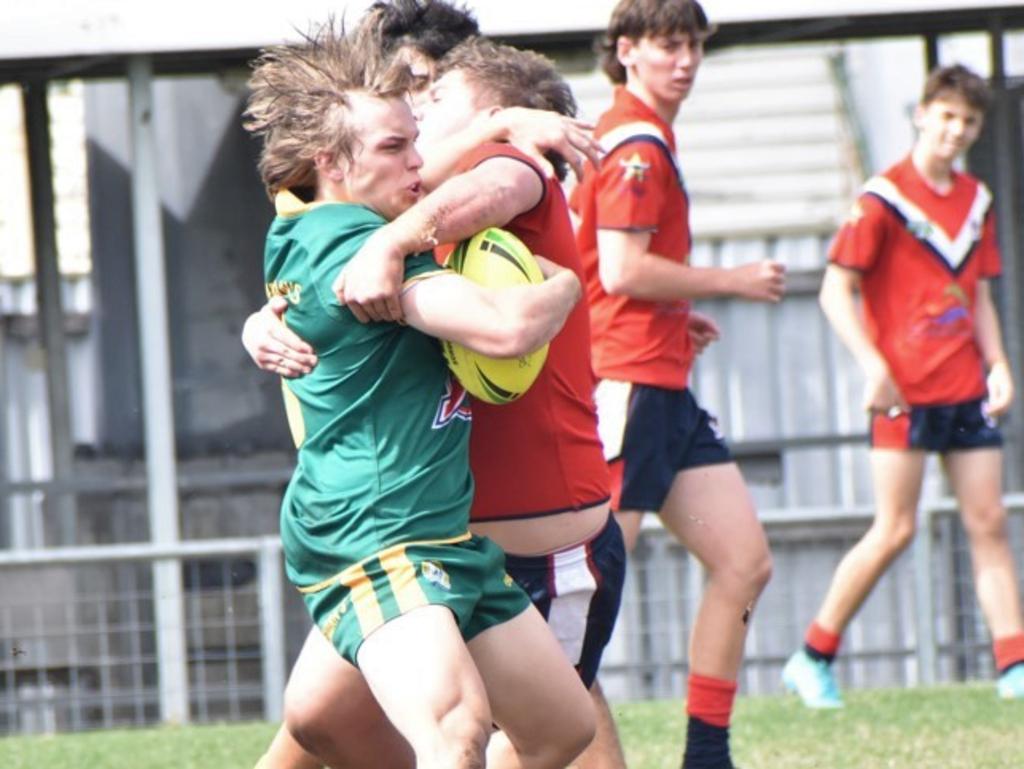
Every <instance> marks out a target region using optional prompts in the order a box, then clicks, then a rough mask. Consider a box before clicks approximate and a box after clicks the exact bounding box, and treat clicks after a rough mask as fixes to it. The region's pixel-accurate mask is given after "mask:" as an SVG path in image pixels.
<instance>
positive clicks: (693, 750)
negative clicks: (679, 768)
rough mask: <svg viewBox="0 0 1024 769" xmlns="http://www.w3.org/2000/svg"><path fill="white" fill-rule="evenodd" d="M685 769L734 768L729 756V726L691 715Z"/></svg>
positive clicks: (684, 756) (687, 726) (687, 731)
mask: <svg viewBox="0 0 1024 769" xmlns="http://www.w3.org/2000/svg"><path fill="white" fill-rule="evenodd" d="M683 769H734V767H733V765H732V759H731V758H730V757H729V727H728V726H713V725H712V724H709V723H707V722H706V721H701V720H700V719H699V718H695V717H694V716H690V720H689V722H688V723H687V725H686V752H685V753H684V754H683Z"/></svg>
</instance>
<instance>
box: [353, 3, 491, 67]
mask: <svg viewBox="0 0 1024 769" xmlns="http://www.w3.org/2000/svg"><path fill="white" fill-rule="evenodd" d="M362 23H363V24H367V23H371V24H375V25H377V28H378V30H379V31H380V35H381V39H382V40H383V43H384V46H385V47H386V49H387V51H388V53H394V52H395V51H397V50H398V49H399V48H402V47H403V46H407V45H408V46H411V47H413V48H415V49H416V50H418V51H419V52H420V53H422V54H423V55H424V56H426V57H428V58H430V59H433V60H434V61H437V60H438V59H440V58H441V57H442V56H444V55H445V54H446V53H448V51H450V50H451V49H452V48H454V47H455V46H457V45H458V44H459V43H461V42H462V41H463V40H465V39H466V38H469V37H473V36H475V35H479V34H480V25H479V24H478V23H477V20H476V17H475V16H474V15H473V14H472V12H470V11H469V10H468V9H467V8H466V7H465V6H458V5H455V4H454V3H449V2H445V0H377V2H375V3H374V4H373V5H371V6H370V7H369V9H367V11H366V16H365V17H364V21H363V22H362Z"/></svg>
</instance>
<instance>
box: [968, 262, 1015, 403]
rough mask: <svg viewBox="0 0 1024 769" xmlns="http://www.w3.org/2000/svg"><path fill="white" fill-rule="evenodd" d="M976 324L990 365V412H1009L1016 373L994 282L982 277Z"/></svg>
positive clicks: (975, 313) (988, 383)
mask: <svg viewBox="0 0 1024 769" xmlns="http://www.w3.org/2000/svg"><path fill="white" fill-rule="evenodd" d="M975 302H976V305H975V311H974V326H975V336H976V338H977V340H978V348H979V349H980V350H981V355H982V358H983V359H984V360H985V367H986V368H987V369H988V377H987V379H986V384H987V385H988V399H987V405H988V413H989V414H991V415H992V416H994V417H998V416H1001V415H1003V414H1005V413H1006V412H1007V411H1008V410H1009V408H1010V404H1011V403H1012V402H1013V395H1014V387H1013V374H1012V372H1011V370H1010V363H1009V361H1007V359H1006V350H1005V348H1004V347H1003V335H1002V332H1001V331H1000V330H999V315H998V313H997V311H996V306H995V302H993V301H992V286H991V284H990V283H989V281H987V280H979V281H978V288H977V295H976V297H975Z"/></svg>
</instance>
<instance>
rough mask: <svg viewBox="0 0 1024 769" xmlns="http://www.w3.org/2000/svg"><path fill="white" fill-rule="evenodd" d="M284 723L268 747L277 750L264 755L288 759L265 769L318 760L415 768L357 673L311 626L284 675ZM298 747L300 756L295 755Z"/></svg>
mask: <svg viewBox="0 0 1024 769" xmlns="http://www.w3.org/2000/svg"><path fill="white" fill-rule="evenodd" d="M285 723H286V725H287V727H288V728H287V729H285V728H284V727H282V729H281V731H279V732H278V734H277V736H276V737H275V738H274V744H273V745H272V746H271V747H272V748H273V747H274V746H275V745H276V746H277V747H278V751H268V756H274V757H277V758H278V759H284V760H290V762H287V763H271V764H269V765H267V767H266V769H312V768H313V766H316V767H320V766H321V761H322V762H323V764H325V765H327V766H329V767H331V769H365V768H366V767H370V766H372V767H374V769H413V767H414V766H415V757H414V755H413V752H412V748H410V747H409V743H408V742H407V741H406V740H405V738H404V737H402V735H401V734H399V733H398V731H397V730H396V729H395V727H394V726H392V725H391V722H390V721H388V719H387V716H385V715H384V711H382V710H381V709H380V705H378V704H377V700H376V699H374V697H373V694H372V693H371V692H370V688H369V686H367V684H366V680H365V679H364V678H363V675H362V673H360V672H359V670H357V669H356V667H355V666H354V665H352V664H351V663H349V662H348V661H346V660H345V659H343V658H342V657H341V655H339V654H338V652H337V650H336V649H335V648H334V647H333V646H332V645H331V644H330V643H328V641H327V639H326V638H324V637H323V635H322V634H321V633H320V631H319V630H317V629H316V628H313V630H311V631H310V633H309V635H308V636H307V638H306V642H305V644H304V645H303V647H302V651H301V653H300V654H299V658H298V659H297V660H296V661H295V666H294V667H293V668H292V672H291V676H290V677H289V679H288V688H287V689H286V690H285ZM292 735H294V737H293V736H292ZM289 743H291V744H289ZM303 750H304V751H305V753H304V757H303V755H300V754H299V751H303ZM310 754H312V755H310ZM313 755H315V756H317V759H314V758H313ZM312 761H316V763H315V764H313V763H310V762H312ZM261 769H263V767H261Z"/></svg>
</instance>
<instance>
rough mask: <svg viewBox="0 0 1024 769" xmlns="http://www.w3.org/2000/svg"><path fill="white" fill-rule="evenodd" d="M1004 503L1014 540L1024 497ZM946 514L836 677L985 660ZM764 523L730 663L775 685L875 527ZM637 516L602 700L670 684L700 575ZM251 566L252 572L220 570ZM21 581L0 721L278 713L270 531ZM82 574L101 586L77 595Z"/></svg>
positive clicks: (44, 554) (933, 507)
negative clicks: (768, 558) (755, 600)
mask: <svg viewBox="0 0 1024 769" xmlns="http://www.w3.org/2000/svg"><path fill="white" fill-rule="evenodd" d="M1005 502H1006V504H1007V507H1008V509H1010V510H1011V511H1012V517H1013V519H1014V520H1013V521H1012V523H1013V527H1012V528H1013V533H1014V535H1015V540H1014V541H1015V548H1016V549H1017V551H1018V552H1019V551H1020V540H1024V526H1021V524H1024V519H1022V516H1021V513H1024V494H1013V495H1008V496H1007V497H1005ZM955 512H956V505H955V503H954V502H953V501H952V500H948V499H942V500H938V501H935V502H933V503H930V504H926V505H924V506H922V508H921V511H920V514H919V524H920V525H919V529H920V531H919V533H918V536H917V537H916V539H915V544H914V546H913V548H912V549H911V550H910V551H908V553H906V554H905V555H904V556H903V557H901V559H899V560H898V561H897V563H896V564H894V567H893V570H892V573H891V574H890V575H889V576H887V577H886V578H884V579H883V581H882V582H881V583H880V584H879V586H878V588H877V589H876V591H875V594H874V595H873V596H872V598H871V599H870V600H869V602H868V604H867V605H866V606H865V608H864V610H863V611H862V612H861V615H864V616H863V617H861V618H860V619H858V620H857V621H855V623H854V625H851V628H850V631H849V632H848V634H847V636H848V638H847V639H846V640H845V641H844V644H845V646H844V652H843V654H842V656H841V658H840V662H839V664H838V671H839V674H840V678H841V680H843V681H844V683H845V684H846V685H848V686H864V685H878V684H887V685H904V684H907V685H918V684H920V685H928V684H933V683H937V682H940V681H952V680H961V679H963V678H964V677H970V676H972V675H979V674H984V673H985V672H988V671H990V667H989V668H988V669H986V668H985V663H981V664H978V663H977V662H976V660H978V659H983V658H985V655H987V643H986V642H985V641H984V639H983V637H984V627H983V625H982V624H981V622H980V615H978V613H977V609H976V606H974V605H973V603H972V602H973V597H972V595H971V591H969V590H967V589H966V587H965V585H966V584H967V583H969V581H970V568H969V564H966V562H965V561H964V559H963V558H962V557H961V556H962V553H961V554H959V555H958V550H957V548H958V547H961V548H962V542H960V543H959V544H958V542H957V538H956V537H955V536H951V535H950V532H955V531H957V530H958V527H955V526H952V525H951V524H952V520H951V516H952V515H953V514H954V513H955ZM761 518H762V521H763V522H764V524H765V526H766V529H767V531H768V533H769V539H770V540H771V542H772V546H773V549H774V550H775V552H776V574H775V577H774V579H773V582H772V584H771V585H769V588H768V589H767V590H766V592H765V595H764V596H763V598H762V601H761V603H760V605H759V607H758V610H757V612H755V615H754V619H753V621H752V624H751V630H750V637H749V640H748V653H747V657H746V661H745V666H744V670H743V673H742V675H741V684H742V687H743V691H745V692H747V693H771V692H775V691H778V690H779V686H778V671H779V669H780V668H781V665H782V664H783V662H784V661H785V658H786V656H787V655H788V653H789V652H791V651H792V650H794V649H795V648H797V646H798V645H799V643H800V640H801V638H802V632H803V629H804V627H805V625H806V623H807V622H809V621H810V619H811V618H812V615H813V612H814V610H815V608H816V602H817V601H818V600H820V594H821V593H823V592H824V589H825V588H826V587H827V585H828V580H829V579H830V578H831V575H832V568H834V563H835V560H836V559H837V558H838V557H839V556H840V555H841V554H842V552H844V551H845V549H846V548H848V546H849V545H850V544H851V543H852V542H853V541H854V540H855V539H856V538H857V537H858V536H860V533H862V532H863V530H864V529H865V528H866V527H867V525H868V524H869V523H870V520H871V511H870V510H869V509H866V508H865V509H856V510H837V509H832V508H805V509H788V510H766V511H763V512H762V513H761ZM648 519H649V520H648V521H647V522H646V524H645V528H644V530H643V532H642V536H641V542H640V545H639V547H638V550H637V553H636V556H635V557H634V558H633V559H632V562H631V564H630V575H629V579H628V583H627V595H626V597H625V600H624V603H623V610H622V614H621V618H620V623H619V627H618V628H617V630H616V633H615V637H614V638H613V641H612V643H611V645H610V646H609V649H608V651H607V653H606V655H605V662H604V666H603V668H602V674H601V675H602V681H603V684H604V687H605V689H606V691H607V692H608V693H609V696H610V697H612V698H614V699H638V698H651V697H678V696H680V695H681V694H682V692H683V683H684V677H685V673H686V668H687V656H686V647H687V644H686V640H687V637H688V634H689V629H690V626H691V623H692V618H693V616H694V615H695V612H696V609H697V606H698V603H699V599H700V594H701V590H702V587H703V579H704V575H703V571H702V568H701V566H700V564H699V563H698V562H697V561H696V559H694V558H693V557H691V556H689V555H688V554H686V553H685V551H683V550H682V548H680V547H679V546H678V545H677V544H676V543H675V541H674V540H673V539H672V538H671V537H670V536H669V535H668V534H667V532H665V531H664V530H663V529H662V528H661V526H660V524H659V523H658V522H657V519H656V518H655V517H653V516H649V517H648ZM961 539H962V536H961ZM161 561H163V562H177V563H181V564H183V565H184V568H183V574H184V583H185V584H184V591H183V594H184V596H185V598H184V603H185V611H184V618H185V619H184V623H183V625H182V626H181V627H178V628H174V630H173V632H180V633H181V634H182V638H183V639H185V640H183V642H182V644H181V648H186V649H187V656H188V659H187V660H186V661H185V662H186V665H187V667H188V669H189V671H190V675H189V677H188V680H187V683H186V686H187V687H188V689H189V691H186V692H169V693H168V692H165V691H162V688H163V687H166V686H169V685H174V683H175V681H176V680H178V679H176V678H173V677H172V678H171V679H170V680H167V679H165V678H164V677H163V676H161V675H160V671H161V669H163V667H164V666H165V665H177V666H179V667H180V665H181V661H180V660H166V659H162V658H161V656H160V651H159V650H160V649H161V648H165V646H166V645H163V646H162V645H160V644H158V643H156V638H155V636H156V635H157V633H158V632H166V631H158V630H157V623H156V621H155V612H154V611H153V608H152V606H153V604H155V602H156V601H157V600H158V599H159V596H157V595H154V594H153V593H154V592H155V588H154V587H153V584H154V583H152V582H151V581H150V582H149V583H147V580H146V577H147V575H151V574H152V568H151V565H152V564H154V563H157V562H161ZM250 562H251V567H252V568H251V569H249V570H248V571H247V570H245V569H242V570H241V571H239V570H238V569H236V568H235V567H234V566H227V565H225V564H231V563H250ZM951 564H952V566H951ZM957 564H959V566H957ZM132 568H135V569H136V571H137V572H138V574H139V575H142V577H141V579H138V578H135V577H133V578H132V579H129V580H127V581H124V580H122V581H116V580H115V582H116V584H112V583H111V582H110V581H109V580H104V579H98V578H97V576H96V575H97V574H100V573H101V572H102V573H105V572H107V571H109V570H112V569H113V570H126V569H128V570H130V569H132ZM958 568H959V569H960V572H958V571H957V570H958ZM236 572H237V573H236ZM54 573H59V574H63V575H64V576H65V577H67V576H68V575H69V574H70V575H72V576H71V578H70V582H71V584H72V585H73V586H74V589H73V590H68V591H64V592H61V591H57V593H58V594H57V595H52V594H49V592H48V591H47V590H46V589H45V587H44V586H45V585H46V584H48V583H47V582H46V579H45V576H46V575H47V574H50V575H52V574H54ZM231 574H235V577H236V579H234V581H232V579H231V578H230V575H231ZM218 575H219V576H218ZM18 579H21V580H22V582H24V584H26V585H27V586H28V587H26V588H25V589H24V590H21V591H20V594H19V596H18V600H17V601H12V599H11V595H10V589H9V590H8V592H7V596H6V604H2V603H0V733H4V732H6V733H14V732H33V731H70V730H76V729H87V728H107V727H111V726H121V725H126V724H133V725H141V724H146V723H154V722H160V721H164V720H166V717H165V715H164V714H163V713H162V712H161V710H160V703H162V702H164V701H168V698H169V699H170V700H175V699H183V700H184V701H185V702H188V703H189V704H190V708H189V711H188V713H189V720H193V721H206V720H214V719H216V720H238V719H241V718H260V717H262V718H264V719H266V720H269V721H276V720H279V719H280V718H281V712H282V700H283V692H284V685H285V680H286V672H287V664H288V659H287V657H288V653H287V652H286V648H285V635H286V630H287V629H288V625H289V618H287V617H286V613H285V610H284V607H285V590H284V584H283V581H284V580H283V564H282V553H281V545H280V541H279V539H278V538H277V537H256V538H240V539H216V540H200V541H190V542H181V543H176V544H168V545H152V544H148V543H137V544H119V545H102V546H85V547H68V548H49V549H41V550H23V551H8V552H0V580H3V581H4V583H5V584H6V585H7V586H8V588H10V587H11V586H12V585H16V584H20V583H18ZM67 581H68V580H65V582H67ZM94 582H95V584H97V585H100V586H101V587H103V589H101V590H97V591H90V589H89V588H90V586H91V585H92V584H93V583H94ZM229 583H231V584H229ZM235 583H237V584H235ZM204 585H205V587H204ZM36 586H39V587H36ZM809 587H810V588H813V589H808V588H809ZM96 617H100V620H97V619H96ZM26 618H27V619H26ZM940 618H943V619H945V620H948V621H945V622H944V623H943V622H940V621H939V620H940ZM302 621H304V620H298V619H294V618H292V624H296V625H297V624H300V623H301V622H302ZM858 622H859V623H861V624H860V625H858V624H857V623H858ZM954 624H955V625H956V626H957V627H959V628H961V629H963V628H966V629H967V631H968V632H967V633H966V635H964V637H959V636H956V635H955V634H953V633H951V631H950V630H949V628H951V627H953V626H954ZM305 627H308V625H305V626H304V627H303V628H302V630H303V632H304V629H305ZM943 628H945V630H944V629H943ZM972 628H974V630H972ZM975 630H976V631H977V632H975ZM958 660H959V661H958ZM964 660H967V662H966V663H965V662H964ZM169 695H170V696H169ZM218 698H220V699H219V700H218ZM221 700H223V701H221ZM225 703H226V704H225Z"/></svg>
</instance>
